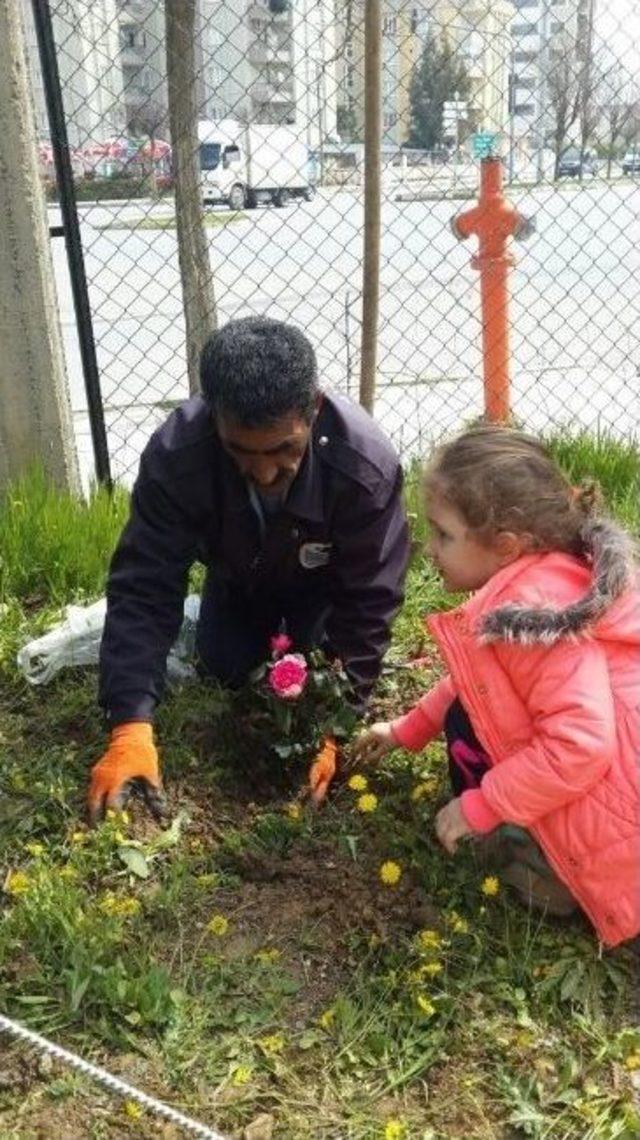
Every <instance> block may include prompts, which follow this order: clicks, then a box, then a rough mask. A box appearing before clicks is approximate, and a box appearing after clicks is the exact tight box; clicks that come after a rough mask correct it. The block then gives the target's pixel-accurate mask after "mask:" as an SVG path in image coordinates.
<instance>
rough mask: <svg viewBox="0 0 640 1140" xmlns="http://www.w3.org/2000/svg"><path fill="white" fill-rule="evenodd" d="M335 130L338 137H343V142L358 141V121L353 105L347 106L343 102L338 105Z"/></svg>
mask: <svg viewBox="0 0 640 1140" xmlns="http://www.w3.org/2000/svg"><path fill="white" fill-rule="evenodd" d="M336 130H337V132H338V134H339V135H340V138H341V139H344V141H345V142H360V139H359V138H358V123H357V120H356V113H355V111H354V109H353V107H347V106H346V105H345V104H344V103H340V104H339V105H338V111H337V116H336Z"/></svg>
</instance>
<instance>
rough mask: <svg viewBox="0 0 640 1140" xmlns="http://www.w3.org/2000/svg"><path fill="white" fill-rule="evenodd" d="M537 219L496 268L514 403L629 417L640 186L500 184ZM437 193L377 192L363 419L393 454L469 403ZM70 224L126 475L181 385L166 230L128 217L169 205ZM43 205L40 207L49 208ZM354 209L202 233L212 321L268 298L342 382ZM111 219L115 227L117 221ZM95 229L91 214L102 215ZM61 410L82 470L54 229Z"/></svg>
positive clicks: (333, 207)
mask: <svg viewBox="0 0 640 1140" xmlns="http://www.w3.org/2000/svg"><path fill="white" fill-rule="evenodd" d="M511 197H512V200H513V201H514V204H515V205H516V206H517V207H518V208H519V209H520V210H521V212H522V213H524V214H526V215H528V216H533V217H534V218H535V222H536V233H535V234H534V235H533V236H532V237H531V238H530V239H529V240H528V241H527V242H526V243H522V244H516V245H515V246H514V253H515V257H516V267H515V268H514V270H513V271H512V276H511V285H512V296H513V300H512V304H511V325H512V356H513V407H514V411H515V413H516V415H517V416H518V417H519V418H520V419H522V420H523V421H524V422H526V423H527V424H528V425H529V426H530V427H531V428H533V429H535V430H540V429H543V428H546V427H548V426H549V425H551V424H555V425H558V424H565V423H572V424H574V425H578V424H579V425H582V426H585V427H588V428H590V429H592V430H610V431H613V432H615V433H616V434H618V435H628V434H630V433H636V432H637V431H638V428H639V427H640V319H639V318H640V273H639V269H640V264H639V253H638V246H639V241H638V237H639V231H638V220H637V219H638V212H639V209H640V184H638V183H633V182H630V181H626V180H625V181H619V182H617V183H613V184H612V185H610V186H608V185H607V184H606V183H604V182H602V181H600V180H594V181H593V182H592V183H589V184H586V185H585V186H583V187H578V186H575V185H567V186H563V187H562V188H560V189H556V188H553V187H539V188H536V189H535V190H533V191H529V192H525V191H522V190H519V191H517V190H514V191H513V192H512V194H511ZM467 204H468V203H465V202H454V201H449V200H440V201H411V202H398V201H394V200H391V198H388V199H387V200H386V201H385V202H384V205H383V237H382V259H383V267H382V280H381V324H380V350H379V389H378V391H379V395H378V402H377V412H376V414H377V416H378V417H379V419H380V421H381V422H382V424H383V426H384V427H385V428H386V429H387V430H388V431H389V432H390V433H391V435H392V436H393V438H394V439H395V441H396V443H397V445H398V446H399V447H400V448H401V449H402V451H403V453H404V454H405V455H407V456H408V455H413V454H417V453H420V452H424V451H425V450H427V449H428V446H429V443H430V441H431V440H433V439H434V438H436V437H437V436H439V435H441V434H442V433H443V432H445V431H449V430H451V429H453V428H455V427H456V426H458V425H461V424H462V423H464V422H465V421H467V420H469V419H470V418H472V417H473V416H474V415H475V414H477V413H478V412H480V411H481V409H482V381H481V378H482V359H481V351H480V331H481V320H480V303H479V282H478V274H477V273H476V272H475V271H474V270H473V269H472V268H471V265H470V255H471V253H472V251H473V246H474V241H473V239H472V241H471V242H468V243H460V242H458V241H457V240H456V238H455V237H454V235H453V233H452V231H451V229H450V225H449V223H450V219H451V217H452V215H453V214H454V213H456V212H458V211H459V210H461V209H464V208H466V206H467ZM81 212H82V234H83V242H84V245H85V256H86V268H87V275H88V279H89V283H90V294H91V303H92V307H93V313H94V328H95V336H96V341H97V349H98V359H99V365H100V370H101V376H102V385H103V397H104V402H105V408H106V415H107V422H108V428H109V436H110V445H111V448H112V452H113V466H114V472H115V474H116V475H117V476H119V477H122V478H125V479H126V480H127V481H130V479H131V477H132V476H133V474H134V473H135V467H136V463H137V458H138V455H139V453H140V450H141V448H142V446H143V444H144V441H145V439H146V438H147V437H148V435H149V434H150V431H151V430H152V428H153V426H154V425H155V424H157V423H158V422H159V421H160V419H161V418H163V416H164V415H166V412H167V402H171V401H175V400H179V399H181V398H183V397H185V396H186V395H187V383H186V367H185V344H184V320H183V316H182V305H181V292H180V280H179V271H178V258H177V246H176V235H175V230H174V229H152V230H139V229H138V230H136V229H134V228H127V226H128V225H132V224H135V222H136V221H137V220H140V219H141V218H143V217H146V216H148V217H151V218H156V219H160V218H162V217H166V216H167V215H170V214H171V213H172V204H171V203H166V202H165V203H161V204H157V205H151V204H150V203H149V202H140V203H128V204H125V205H122V204H118V203H114V204H110V205H98V206H95V205H92V206H85V207H83V208H82V211H81ZM55 214H56V211H55V210H52V211H51V220H52V222H53V221H55V220H56V219H55ZM362 222H363V209H362V200H361V195H360V194H359V193H357V192H356V193H355V194H354V193H351V192H337V193H335V192H334V193H333V194H331V196H329V195H328V194H322V195H319V196H318V197H317V198H316V199H315V200H314V201H313V202H312V203H301V204H295V205H292V206H290V207H287V208H285V209H282V210H277V209H274V208H262V209H259V210H256V211H253V212H250V213H247V214H245V215H244V216H241V217H240V218H239V219H237V220H234V221H230V222H229V224H227V225H222V226H219V227H215V228H211V229H209V230H208V235H209V245H210V254H211V264H212V268H213V273H214V279H215V287H216V294H217V303H218V308H219V318H220V321H225V320H228V319H229V318H231V317H234V316H240V315H244V314H247V313H251V312H254V313H268V314H270V315H272V316H277V317H281V318H284V319H290V320H292V321H294V322H295V323H297V324H299V325H300V326H301V327H303V328H304V329H305V330H306V331H307V332H308V334H309V335H310V336H311V338H312V340H313V342H314V344H315V345H316V347H317V351H318V357H319V361H320V367H321V371H322V375H323V379H324V382H325V383H326V384H327V385H328V386H331V387H334V388H339V389H342V390H345V391H350V392H351V393H353V394H354V395H356V394H357V388H358V376H359V365H360V359H359V341H360V315H361V288H362V281H361V254H362ZM123 225H124V228H119V227H121V226H123ZM104 227H107V228H104ZM52 244H53V250H54V264H55V269H56V278H57V283H58V292H59V298H60V306H61V314H62V322H63V327H64V337H65V346H66V352H67V361H68V370H69V377H70V389H71V396H72V405H73V410H74V421H75V425H76V433H77V438H78V444H79V448H80V452H81V456H82V463H83V469H84V471H85V474H88V473H89V472H90V470H91V457H90V443H89V439H90V437H89V428H88V421H87V416H86V401H85V398H84V391H83V383H82V373H81V369H80V360H79V353H78V347H77V337H76V333H75V325H74V318H73V310H72V303H71V293H70V288H69V282H68V276H67V269H66V259H65V256H64V247H63V242H62V240H61V239H54V240H53V243H52Z"/></svg>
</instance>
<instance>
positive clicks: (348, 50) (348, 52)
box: [344, 40, 353, 60]
mask: <svg viewBox="0 0 640 1140" xmlns="http://www.w3.org/2000/svg"><path fill="white" fill-rule="evenodd" d="M344 54H345V59H349V60H351V59H353V40H345V44H344Z"/></svg>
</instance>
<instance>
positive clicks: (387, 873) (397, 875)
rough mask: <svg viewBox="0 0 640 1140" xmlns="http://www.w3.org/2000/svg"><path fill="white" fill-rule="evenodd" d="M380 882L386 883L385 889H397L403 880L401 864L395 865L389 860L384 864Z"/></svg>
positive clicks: (381, 869) (380, 873) (380, 872)
mask: <svg viewBox="0 0 640 1140" xmlns="http://www.w3.org/2000/svg"><path fill="white" fill-rule="evenodd" d="M378 874H379V875H380V881H381V882H382V883H384V885H385V887H395V886H397V885H398V883H399V882H400V879H401V878H402V867H401V866H400V864H399V863H395V862H394V861H393V859H387V861H386V863H383V864H382V866H381V867H380V871H379V872H378Z"/></svg>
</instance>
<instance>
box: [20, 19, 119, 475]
mask: <svg viewBox="0 0 640 1140" xmlns="http://www.w3.org/2000/svg"><path fill="white" fill-rule="evenodd" d="M32 3H33V19H34V23H35V29H36V35H37V38H38V53H39V56H40V66H41V68H42V79H43V83H44V92H45V100H46V104H47V114H48V117H49V127H50V130H51V148H52V150H53V157H54V162H55V170H56V178H57V182H58V190H59V194H60V211H61V213H62V221H63V229H64V239H65V246H66V250H67V261H68V263H69V275H70V278H71V290H72V293H73V306H74V309H75V314H76V323H77V327H78V342H79V345H80V356H81V359H82V371H83V375H84V386H85V391H86V394H87V405H88V408H89V423H90V426H91V440H92V444H93V454H94V460H95V470H96V478H97V480H98V482H99V483H103V484H104V485H105V486H107V487H108V488H109V490H110V489H111V485H112V483H111V467H110V463H109V447H108V443H107V431H106V427H105V422H104V408H103V405H102V392H101V390H100V374H99V372H98V360H97V356H96V345H95V339H94V335H93V321H92V318H91V306H90V303H89V290H88V287H87V278H86V273H85V267H84V255H83V252H82V238H81V236H80V223H79V221H78V207H77V204H76V195H75V189H74V185H73V171H72V169H71V159H70V156H69V140H68V137H67V124H66V120H65V114H64V105H63V101H62V89H61V86H60V74H59V71H58V61H57V58H56V45H55V39H54V35H53V25H52V22H51V11H50V8H49V3H48V0H32Z"/></svg>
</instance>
